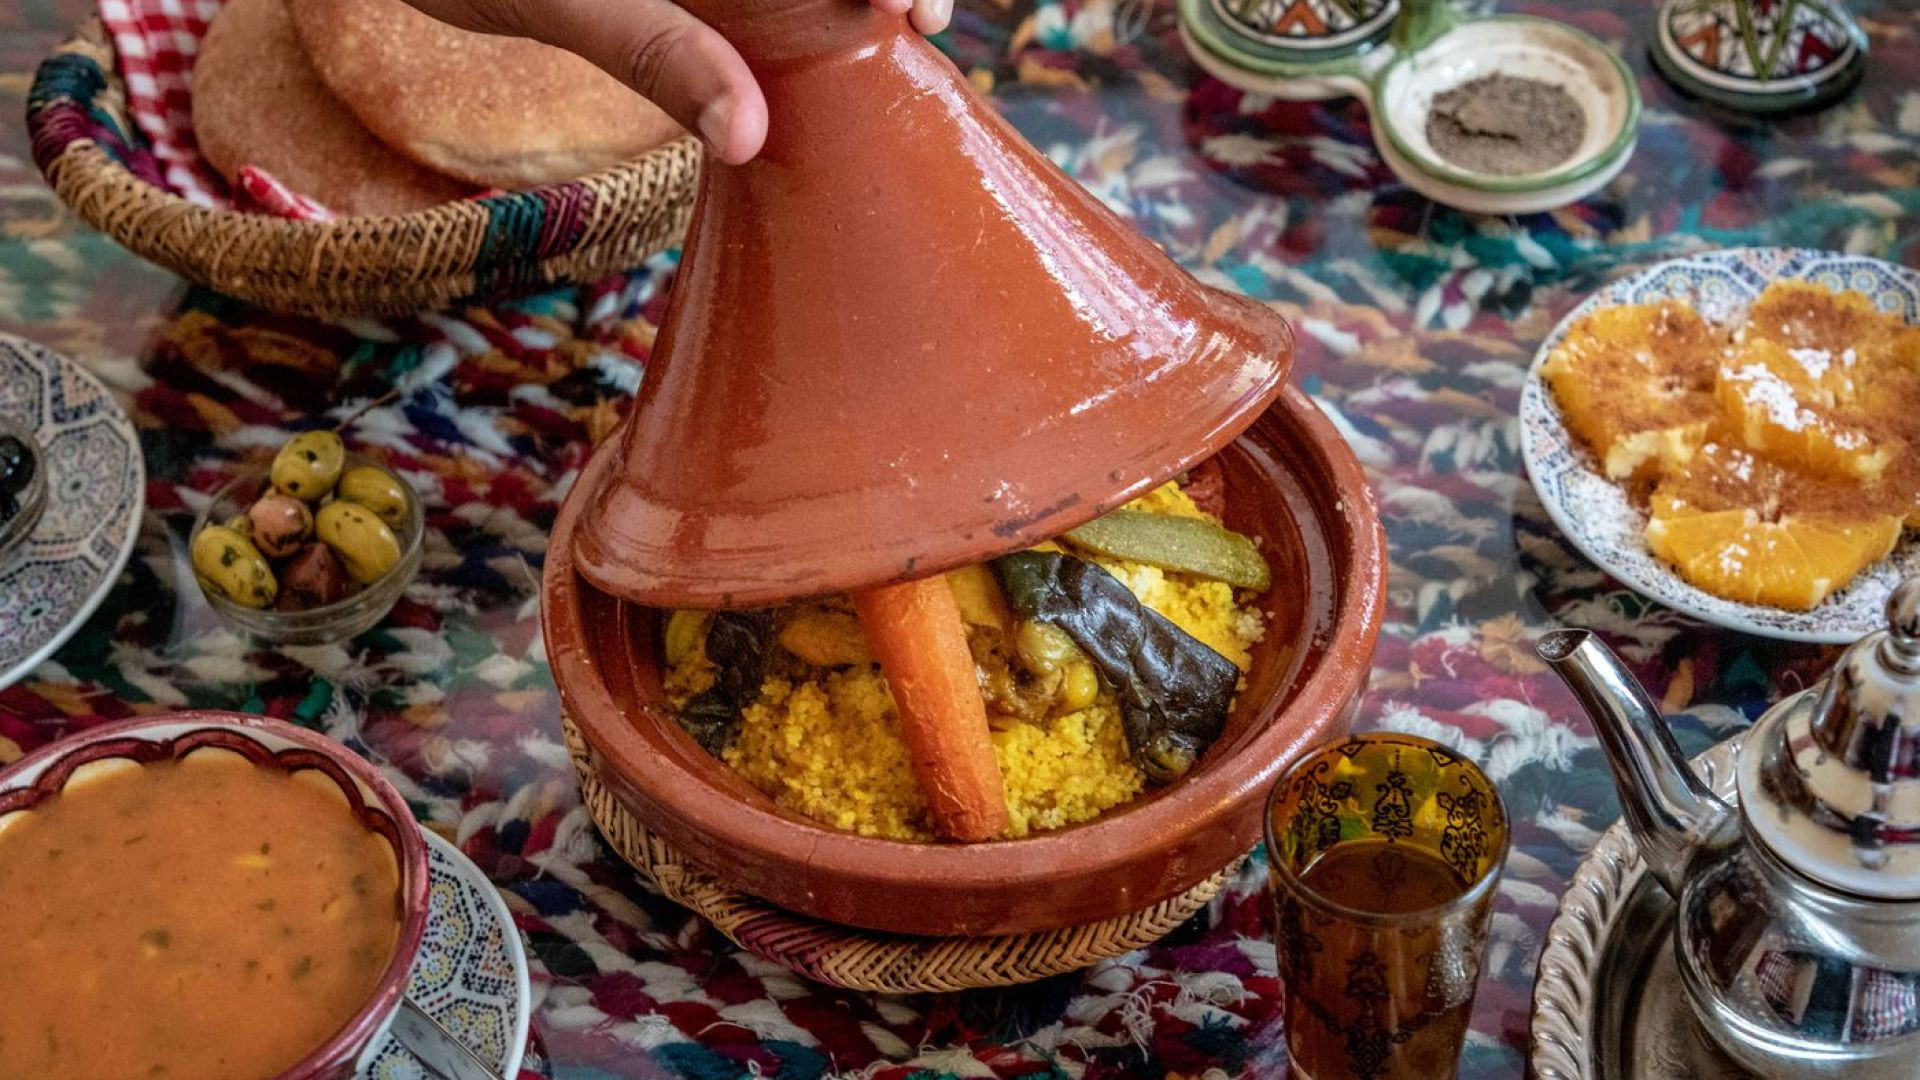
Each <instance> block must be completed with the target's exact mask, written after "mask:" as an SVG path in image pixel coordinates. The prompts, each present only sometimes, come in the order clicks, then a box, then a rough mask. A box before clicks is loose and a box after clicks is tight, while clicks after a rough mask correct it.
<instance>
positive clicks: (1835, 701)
mask: <svg viewBox="0 0 1920 1080" xmlns="http://www.w3.org/2000/svg"><path fill="white" fill-rule="evenodd" d="M1887 618H1888V622H1889V624H1890V625H1889V626H1888V628H1887V629H1885V630H1878V631H1875V632H1873V633H1871V634H1869V635H1867V636H1866V637H1865V638H1863V639H1861V640H1860V641H1859V642H1857V643H1855V644H1854V645H1853V646H1851V647H1850V648H1848V650H1847V651H1846V653H1845V654H1844V655H1842V657H1841V658H1840V661H1839V663H1838V664H1836V665H1835V667H1834V669H1833V670H1832V671H1831V672H1830V673H1829V674H1828V675H1827V677H1826V679H1825V680H1824V681H1823V682H1822V683H1821V684H1820V685H1818V686H1815V687H1813V688H1811V689H1809V690H1806V691H1803V692H1801V693H1799V694H1796V695H1794V696H1793V697H1790V698H1787V699H1786V700H1784V701H1781V702H1779V703H1778V704H1776V705H1774V707H1773V708H1771V709H1769V710H1768V711H1767V713H1766V715H1765V716H1762V717H1761V718H1760V720H1759V722H1758V723H1756V724H1755V725H1754V727H1753V730H1752V732H1751V733H1750V734H1749V735H1748V736H1747V740H1746V743H1745V745H1744V746H1743V747H1741V750H1740V754H1739V763H1738V766H1737V768H1736V770H1735V771H1736V777H1737V783H1738V792H1739V804H1738V806H1737V807H1733V806H1728V805H1727V804H1726V803H1724V802H1722V801H1720V800H1719V799H1718V798H1716V797H1715V796H1714V795H1713V794H1712V793H1711V792H1710V791H1708V790H1707V788H1706V786H1705V785H1704V784H1703V783H1701V781H1700V780H1699V778H1698V777H1696V776H1695V775H1694V772H1693V770H1692V769H1691V768H1689V767H1688V765H1687V762H1686V759H1685V758H1684V757H1682V756H1681V753H1680V748H1679V746H1678V745H1677V744H1675V742H1674V740H1673V735H1672V733H1671V732H1670V731H1669V730H1668V729H1667V725H1666V721H1665V720H1663V719H1662V718H1661V716H1660V713H1659V710H1658V709H1657V708H1655V706H1654V704H1653V702H1652V700H1651V699H1649V698H1648V696H1647V692H1646V690H1644V689H1643V688H1642V687H1641V686H1640V684H1639V683H1638V682H1636V681H1635V680H1634V678H1633V676H1632V675H1631V674H1630V673H1629V672H1628V671H1627V669H1626V667H1625V666H1624V665H1623V664H1621V662H1620V660H1619V658H1618V657H1616V656H1615V655H1614V654H1613V652H1612V651H1611V650H1610V649H1608V648H1607V647H1606V646H1605V645H1604V644H1602V643H1601V642H1600V640H1599V639H1598V638H1596V637H1594V636H1593V635H1592V634H1590V633H1588V632H1587V631H1584V630H1555V631H1550V632H1548V633H1547V634H1545V635H1543V636H1542V637H1541V639H1540V644H1539V652H1540V655H1541V657H1542V658H1543V659H1545V660H1546V661H1547V662H1548V663H1549V664H1550V665H1552V667H1553V668H1554V670H1555V671H1557V672H1558V673H1559V674H1560V677H1561V678H1562V679H1565V680H1566V682H1567V685H1568V686H1570V687H1572V689H1573V692H1574V694H1575V696H1576V697H1578V698H1579V700H1580V703H1581V704H1582V705H1583V706H1584V707H1585V708H1586V710H1587V713H1588V714H1589V715H1590V716H1591V717H1592V718H1593V723H1594V726H1595V727H1596V728H1597V729H1598V730H1599V734H1600V739H1601V742H1602V743H1603V744H1604V745H1605V747H1606V751H1607V757H1608V760H1609V762H1610V763H1611V764H1612V766H1613V774H1614V779H1615V780H1616V782H1617V783H1618V784H1619V787H1620V799H1621V802H1622V804H1623V809H1624V816H1625V818H1626V821H1627V825H1628V827H1629V828H1630V829H1631V830H1632V832H1633V836H1634V839H1635V840H1636V841H1637V842H1638V845H1639V848H1640V852H1641V855H1642V856H1643V857H1644V858H1645V859H1646V862H1647V866H1648V869H1649V871H1651V872H1652V874H1653V875H1654V877H1655V878H1657V879H1658V880H1659V882H1660V883H1661V884H1662V885H1663V886H1665V887H1666V889H1667V891H1668V892H1670V893H1672V894H1673V896H1674V897H1675V899H1676V900H1677V901H1678V904H1679V910H1678V917H1677V920H1676V922H1675V929H1674V948H1675V951H1676V954H1677V956H1676V959H1677V960H1678V961H1679V967H1680V973H1681V978H1682V982H1683V983H1684V985H1685V987H1686V991H1687V996H1688V998H1689V999H1690V1000H1691V1002H1692V1004H1693V1006H1694V1011H1695V1012H1696V1013H1697V1014H1698V1016H1699V1019H1700V1021H1701V1027H1702V1028H1703V1029H1704V1030H1705V1031H1706V1033H1707V1034H1708V1035H1709V1036H1711V1037H1712V1039H1713V1041H1714V1042H1715V1043H1717V1044H1718V1045H1719V1046H1720V1048H1721V1049H1722V1050H1724V1051H1725V1052H1726V1053H1727V1055H1728V1056H1729V1057H1731V1058H1732V1059H1733V1060H1734V1061H1735V1062H1737V1063H1739V1064H1740V1065H1741V1066H1742V1067H1744V1068H1746V1069H1749V1070H1751V1071H1752V1072H1754V1073H1756V1074H1758V1075H1760V1076H1762V1077H1767V1078H1770V1080H1771V1078H1786V1077H1796V1078H1798V1077H1843V1076H1844V1077H1848V1078H1851V1080H1894V1078H1896V1077H1897V1078H1901V1080H1913V1078H1914V1077H1920V578H1914V579H1910V580H1908V581H1906V582H1904V583H1902V584H1901V585H1900V587H1899V588H1898V589H1896V590H1895V591H1894V594H1893V597H1892V598H1891V599H1890V600H1889V601H1888V603H1887ZM1619 992H1621V993H1626V992H1629V991H1628V988H1625V987H1622V988H1620V989H1619Z"/></svg>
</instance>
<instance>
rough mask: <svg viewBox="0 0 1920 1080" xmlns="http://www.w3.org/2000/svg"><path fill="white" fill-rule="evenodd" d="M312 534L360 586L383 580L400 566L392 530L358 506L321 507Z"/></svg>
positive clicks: (336, 503) (337, 502)
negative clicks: (331, 551) (337, 558)
mask: <svg viewBox="0 0 1920 1080" xmlns="http://www.w3.org/2000/svg"><path fill="white" fill-rule="evenodd" d="M313 531H314V534H315V535H317V536H318V537H319V538H320V542H321V543H323V544H325V545H327V546H328V547H330V548H332V549H333V553H334V554H335V555H338V556H340V561H341V562H342V563H345V564H346V567H347V573H348V574H350V575H351V576H352V577H353V580H355V581H357V582H359V583H360V584H362V585H371V584H373V583H374V582H376V581H378V580H380V579H381V578H382V577H385V576H386V574H387V572H388V571H390V570H392V569H393V568H394V566H395V565H397V564H398V563H399V562H400V541H399V540H398V539H397V538H395V536H394V535H393V530H392V529H389V528H387V523H386V522H384V521H381V520H380V519H379V518H378V517H375V516H374V513H373V511H371V510H369V509H367V508H366V507H364V506H361V505H360V504H359V503H351V502H346V501H344V500H339V499H336V500H334V501H333V502H330V503H328V504H327V505H325V506H323V507H321V508H320V512H319V513H318V514H315V515H314V518H313Z"/></svg>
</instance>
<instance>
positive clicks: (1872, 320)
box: [1746, 280, 1905, 364]
mask: <svg viewBox="0 0 1920 1080" xmlns="http://www.w3.org/2000/svg"><path fill="white" fill-rule="evenodd" d="M1904 322H1905V321H1904V320H1902V319H1898V318H1895V317H1893V316H1890V315H1888V314H1886V313H1885V312H1882V311H1881V310H1880V309H1879V308H1877V307H1875V306H1874V303H1873V301H1872V300H1869V299H1868V298H1867V297H1866V295H1865V294H1864V293H1859V292H1855V291H1853V290H1851V289H1849V290H1847V291H1845V292H1835V291H1833V290H1832V289H1829V288H1827V287H1826V286H1825V285H1816V284H1814V283H1813V282H1811V281H1795V280H1788V281H1776V282H1774V283H1773V284H1771V285H1768V286H1767V288H1766V291H1765V292H1762V293H1761V294H1760V297H1759V299H1757V300H1755V301H1754V302H1753V303H1752V305H1750V306H1749V307H1748V308H1747V326H1746V329H1747V333H1746V336H1747V337H1748V338H1756V337H1757V338H1763V339H1766V340H1769V341H1775V342H1778V343H1780V344H1782V345H1785V346H1787V347H1788V348H1792V349H1808V350H1813V351H1827V350H1835V351H1838V352H1841V353H1844V352H1845V351H1846V350H1847V349H1852V350H1853V351H1854V355H1855V356H1856V357H1858V358H1859V359H1860V360H1861V361H1862V362H1864V363H1867V364H1876V363H1879V362H1880V361H1882V360H1883V359H1886V358H1887V356H1888V355H1889V354H1890V352H1891V351H1892V349H1893V344H1894V342H1893V338H1894V335H1895V332H1896V331H1897V330H1898V329H1899V328H1900V327H1901V326H1903V325H1904Z"/></svg>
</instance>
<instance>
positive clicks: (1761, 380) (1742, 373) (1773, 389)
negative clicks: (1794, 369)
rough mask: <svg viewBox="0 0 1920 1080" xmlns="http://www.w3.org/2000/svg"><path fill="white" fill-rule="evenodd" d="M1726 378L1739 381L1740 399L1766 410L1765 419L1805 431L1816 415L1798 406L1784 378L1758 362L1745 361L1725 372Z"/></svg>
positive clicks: (1789, 429) (1787, 427)
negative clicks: (1744, 363)
mask: <svg viewBox="0 0 1920 1080" xmlns="http://www.w3.org/2000/svg"><path fill="white" fill-rule="evenodd" d="M1726 377H1727V379H1728V380H1729V381H1731V382H1735V383H1739V384H1742V385H1741V390H1740V397H1741V399H1742V400H1744V401H1746V402H1748V403H1750V404H1753V405H1757V406H1759V407H1760V408H1762V409H1764V410H1766V414H1767V419H1769V420H1771V421H1773V423H1774V424H1775V425H1776V426H1778V427H1780V428H1782V429H1784V430H1786V431H1805V430H1806V429H1808V428H1810V427H1812V426H1814V425H1815V424H1818V423H1819V422H1820V421H1819V418H1818V417H1816V416H1814V415H1813V413H1811V412H1809V411H1808V410H1807V409H1805V408H1803V407H1801V405H1800V399H1799V398H1797V397H1795V396H1794V394H1793V387H1792V386H1791V385H1790V384H1788V382H1787V381H1786V380H1785V379H1782V378H1781V377H1780V376H1778V375H1775V374H1774V373H1773V372H1771V371H1768V370H1767V369H1766V368H1765V367H1762V366H1761V365H1759V364H1746V365H1743V366H1741V367H1737V368H1735V369H1733V370H1732V371H1730V372H1727V374H1726Z"/></svg>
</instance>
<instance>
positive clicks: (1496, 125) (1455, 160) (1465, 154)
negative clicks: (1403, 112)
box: [1427, 75, 1587, 176]
mask: <svg viewBox="0 0 1920 1080" xmlns="http://www.w3.org/2000/svg"><path fill="white" fill-rule="evenodd" d="M1586 134H1587V114H1586V112H1585V111H1584V110H1582V109H1581V108H1580V104H1579V103H1578V102H1576V101H1574V100H1573V95H1571V94H1569V93H1567V92H1566V91H1565V90H1562V89H1561V88H1559V87H1558V86H1555V85H1553V84H1552V83H1546V82H1541V81H1540V80H1538V79H1527V78H1521V77H1519V76H1514V75H1483V76H1481V77H1480V78H1478V79H1475V80H1473V81H1472V82H1468V83H1463V84H1461V85H1459V86H1456V87H1454V88H1453V89H1451V90H1448V91H1446V92H1445V93H1442V94H1439V95H1436V96H1435V97H1434V99H1433V106H1432V108H1431V109H1429V110H1428V112H1427V142H1428V143H1429V144H1430V145H1431V146H1432V147H1433V150H1434V153H1436V154H1439V155H1440V156H1441V157H1442V158H1444V159H1445V160H1446V161H1447V162H1448V163H1449V164H1451V165H1454V166H1456V167H1458V168H1462V169H1467V170H1470V171H1472V172H1479V173H1488V174H1490V175H1493V176H1519V175H1521V174H1523V173H1532V172H1540V171H1542V170H1545V169H1551V168H1553V167H1554V166H1555V165H1558V164H1560V163H1561V162H1563V161H1566V160H1567V159H1568V158H1570V157H1572V156H1573V152H1574V151H1575V150H1577V149H1579V147H1580V141H1581V140H1582V139H1584V138H1586Z"/></svg>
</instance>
